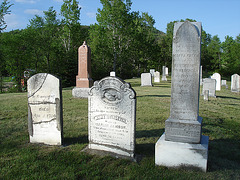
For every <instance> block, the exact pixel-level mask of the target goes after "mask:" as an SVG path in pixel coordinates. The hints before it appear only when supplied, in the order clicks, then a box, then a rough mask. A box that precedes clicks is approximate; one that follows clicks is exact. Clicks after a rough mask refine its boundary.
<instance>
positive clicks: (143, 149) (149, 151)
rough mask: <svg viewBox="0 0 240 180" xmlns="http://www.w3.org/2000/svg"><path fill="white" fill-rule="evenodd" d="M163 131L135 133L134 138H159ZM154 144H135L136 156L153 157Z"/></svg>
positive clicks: (152, 130)
mask: <svg viewBox="0 0 240 180" xmlns="http://www.w3.org/2000/svg"><path fill="white" fill-rule="evenodd" d="M163 132H164V129H151V130H140V131H136V138H151V137H154V138H155V137H156V138H160V137H161V135H162V134H163ZM155 143H156V142H154V143H143V144H136V154H139V155H141V156H153V157H154V156H155V155H154V153H155Z"/></svg>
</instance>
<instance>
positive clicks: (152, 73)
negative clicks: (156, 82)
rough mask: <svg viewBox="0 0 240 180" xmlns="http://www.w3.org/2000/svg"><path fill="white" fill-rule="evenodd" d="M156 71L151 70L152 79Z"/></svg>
mask: <svg viewBox="0 0 240 180" xmlns="http://www.w3.org/2000/svg"><path fill="white" fill-rule="evenodd" d="M154 73H155V69H150V74H151V76H152V77H154Z"/></svg>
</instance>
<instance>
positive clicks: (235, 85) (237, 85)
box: [231, 74, 240, 92]
mask: <svg viewBox="0 0 240 180" xmlns="http://www.w3.org/2000/svg"><path fill="white" fill-rule="evenodd" d="M231 91H232V92H240V76H239V75H238V74H233V75H232V76H231Z"/></svg>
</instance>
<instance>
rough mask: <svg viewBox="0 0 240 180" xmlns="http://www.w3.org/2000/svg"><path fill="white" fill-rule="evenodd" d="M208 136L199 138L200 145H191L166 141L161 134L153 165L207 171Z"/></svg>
mask: <svg viewBox="0 0 240 180" xmlns="http://www.w3.org/2000/svg"><path fill="white" fill-rule="evenodd" d="M208 141H209V138H208V136H203V135H202V136H201V143H199V144H191V143H182V142H173V141H166V140H165V134H163V135H162V136H161V137H160V139H159V140H158V141H157V143H156V145H155V163H156V164H157V165H159V166H166V167H173V168H182V167H187V168H189V169H191V168H192V169H193V170H194V169H198V170H200V171H203V172H206V171H207V159H208Z"/></svg>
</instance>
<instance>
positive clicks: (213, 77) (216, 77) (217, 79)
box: [211, 73, 221, 91]
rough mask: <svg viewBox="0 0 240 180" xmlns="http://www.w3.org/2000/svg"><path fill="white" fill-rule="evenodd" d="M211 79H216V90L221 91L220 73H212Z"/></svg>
mask: <svg viewBox="0 0 240 180" xmlns="http://www.w3.org/2000/svg"><path fill="white" fill-rule="evenodd" d="M211 79H216V91H221V75H220V74H219V73H214V74H213V75H212V76H211Z"/></svg>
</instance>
